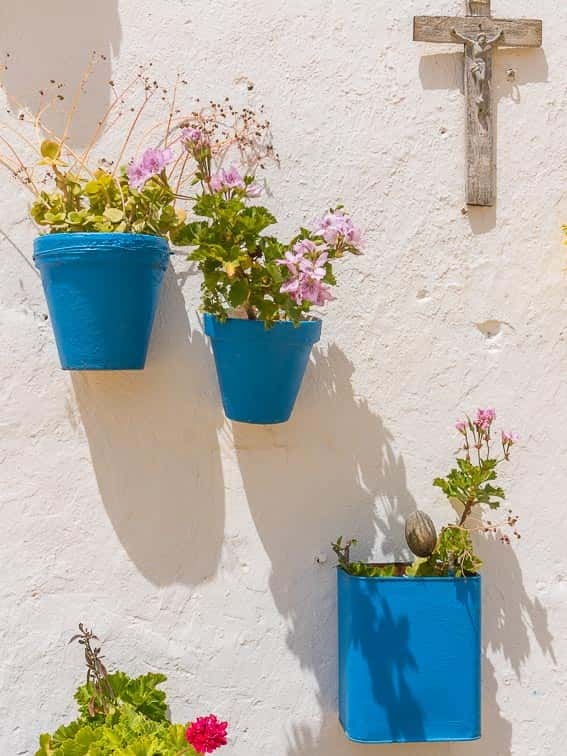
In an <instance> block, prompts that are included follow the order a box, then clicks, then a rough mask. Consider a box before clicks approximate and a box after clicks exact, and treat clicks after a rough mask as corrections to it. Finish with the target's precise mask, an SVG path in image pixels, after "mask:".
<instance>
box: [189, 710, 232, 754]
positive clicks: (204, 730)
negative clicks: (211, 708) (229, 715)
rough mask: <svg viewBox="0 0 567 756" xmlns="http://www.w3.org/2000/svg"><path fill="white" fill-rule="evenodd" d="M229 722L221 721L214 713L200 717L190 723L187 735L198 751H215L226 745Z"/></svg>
mask: <svg viewBox="0 0 567 756" xmlns="http://www.w3.org/2000/svg"><path fill="white" fill-rule="evenodd" d="M227 727H228V723H227V722H219V720H218V719H217V718H216V717H215V715H214V714H211V715H210V716H208V717H198V718H197V719H196V721H195V722H193V723H192V724H190V725H189V727H188V728H187V732H186V733H185V737H186V739H187V742H188V743H190V744H191V745H192V746H193V748H194V749H195V750H196V751H197V753H213V751H216V750H217V748H220V747H221V746H224V745H226V730H227Z"/></svg>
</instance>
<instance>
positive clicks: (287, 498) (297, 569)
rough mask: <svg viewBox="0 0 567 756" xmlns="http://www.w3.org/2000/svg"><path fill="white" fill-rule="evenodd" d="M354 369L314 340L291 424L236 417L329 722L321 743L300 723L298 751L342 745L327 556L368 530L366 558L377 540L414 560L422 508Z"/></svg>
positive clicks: (275, 589) (276, 582)
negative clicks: (412, 517)
mask: <svg viewBox="0 0 567 756" xmlns="http://www.w3.org/2000/svg"><path fill="white" fill-rule="evenodd" d="M353 372H354V367H353V365H352V363H351V362H350V361H349V360H348V359H347V357H346V356H345V354H344V353H343V352H342V351H341V350H340V349H339V348H338V347H337V346H335V345H331V346H329V348H328V350H327V351H324V350H323V349H314V351H313V354H312V361H311V364H310V366H309V369H308V371H307V375H306V378H305V381H304V384H303V387H302V391H301V395H300V398H299V401H298V406H297V407H296V410H295V414H294V416H293V417H292V419H291V421H290V422H289V423H287V424H283V425H279V426H270V427H266V428H259V427H253V426H246V425H243V424H239V423H235V424H234V425H233V435H234V444H235V449H236V454H237V458H238V462H239V466H240V471H241V475H242V481H243V485H244V489H245V492H246V496H247V500H248V505H249V508H250V512H251V515H252V518H253V520H254V523H255V525H256V529H257V532H258V534H259V536H260V539H261V541H262V544H263V546H264V548H265V550H266V553H267V554H268V556H269V558H270V560H271V565H272V568H271V575H270V579H269V585H270V590H271V593H272V596H273V598H274V601H275V604H276V606H277V609H278V611H279V612H280V614H281V615H282V617H284V618H285V621H286V624H287V627H288V633H287V638H286V642H287V646H288V648H289V649H290V651H291V652H292V653H293V654H294V656H295V657H296V658H297V659H298V660H299V663H300V665H301V667H302V668H303V669H304V670H306V672H308V673H309V674H312V675H314V676H315V678H316V681H317V699H318V703H319V706H320V708H321V711H322V715H323V718H324V723H323V728H322V730H321V733H320V737H317V738H316V740H314V741H313V746H312V747H309V745H308V742H307V741H305V738H306V737H307V738H309V737H311V733H310V732H309V733H307V732H301V731H296V734H297V737H298V738H299V741H298V742H299V743H300V745H298V748H297V750H296V749H295V748H294V746H293V745H291V746H290V749H291V750H289V751H288V753H289V754H298V755H299V754H301V755H302V756H303V755H304V754H308V753H317V754H319V753H320V754H323V753H325V754H328V753H332V752H338V751H336V749H337V747H338V745H337V736H338V725H337V726H333V725H329V724H328V723H329V722H331V721H334V722H335V725H336V718H337V714H336V711H337V631H336V576H335V570H334V569H330V565H329V564H326V565H320V564H318V563H317V560H318V559H320V560H321V561H326V560H327V557H328V554H329V551H330V550H329V544H330V543H331V542H332V541H334V540H335V539H336V537H337V536H338V535H341V534H342V535H344V536H347V537H348V536H350V535H355V536H357V537H358V539H359V544H360V546H359V547H357V552H356V557H357V558H371V557H372V556H374V554H373V546H374V544H375V543H376V545H377V546H379V547H380V548H381V558H382V559H383V561H407V557H408V552H407V551H406V550H404V549H402V548H400V546H399V544H403V543H404V536H403V530H404V522H405V518H406V517H407V515H408V514H409V513H410V512H413V511H414V510H415V509H416V505H415V501H414V499H413V497H412V495H411V493H410V492H409V490H408V487H407V481H406V471H405V465H404V461H403V458H402V456H401V455H399V454H397V452H396V451H395V449H394V444H393V438H392V435H391V433H390V432H389V431H388V429H387V428H386V427H385V426H384V423H383V422H382V420H381V418H380V417H379V416H378V415H377V414H375V413H374V412H373V411H372V409H371V408H370V406H369V405H368V403H367V401H366V400H365V399H363V398H360V397H358V396H356V394H355V393H354V388H353V385H352V382H351V378H352V375H353ZM312 429H316V432H314V431H313V430H312ZM377 510H379V511H377ZM329 727H331V728H332V732H333V733H334V735H333V739H334V749H335V751H333V748H332V746H330V744H329V742H328V731H329ZM292 737H294V735H292ZM339 745H340V741H339ZM329 748H331V750H330V751H329ZM358 748H360V746H358Z"/></svg>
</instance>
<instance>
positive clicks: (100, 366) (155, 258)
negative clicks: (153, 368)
mask: <svg viewBox="0 0 567 756" xmlns="http://www.w3.org/2000/svg"><path fill="white" fill-rule="evenodd" d="M168 260H169V246H168V244H167V241H166V240H165V239H162V238H160V237H158V236H147V235H144V234H102V233H101V234H97V233H87V234H82V233H77V234H49V235H47V236H40V237H39V238H37V239H36V240H35V244H34V261H35V264H36V266H37V268H38V269H39V272H40V273H41V280H42V282H43V288H44V291H45V297H46V299H47V306H48V308H49V315H50V317H51V322H52V325H53V331H54V333H55V340H56V342H57V349H58V351H59V358H60V360H61V367H62V368H63V369H64V370H141V369H142V368H143V367H144V365H145V362H146V354H147V351H148V345H149V341H150V335H151V332H152V326H153V322H154V316H155V313H156V309H157V305H158V301H159V294H160V290H161V285H162V281H163V275H164V272H165V270H166V268H167V265H168Z"/></svg>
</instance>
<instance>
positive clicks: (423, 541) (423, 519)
mask: <svg viewBox="0 0 567 756" xmlns="http://www.w3.org/2000/svg"><path fill="white" fill-rule="evenodd" d="M406 541H407V544H408V546H409V547H410V549H411V551H412V552H413V553H414V554H415V555H416V556H418V557H428V556H431V554H433V552H434V551H435V547H436V546H437V531H436V530H435V525H434V524H433V520H432V519H431V517H430V516H429V515H428V514H426V513H425V512H419V511H418V512H413V513H412V514H410V516H409V517H408V518H407V520H406Z"/></svg>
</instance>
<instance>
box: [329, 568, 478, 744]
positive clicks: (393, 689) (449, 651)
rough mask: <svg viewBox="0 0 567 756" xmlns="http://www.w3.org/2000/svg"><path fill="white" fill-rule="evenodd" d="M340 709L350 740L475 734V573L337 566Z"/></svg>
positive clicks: (438, 738)
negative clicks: (379, 571) (362, 571)
mask: <svg viewBox="0 0 567 756" xmlns="http://www.w3.org/2000/svg"><path fill="white" fill-rule="evenodd" d="M337 572H338V621H339V719H340V722H341V724H342V726H343V729H344V731H345V733H346V735H347V737H348V738H349V739H350V740H352V741H355V742H359V743H426V742H446V741H464V740H477V739H478V738H480V736H481V671H480V670H481V579H480V577H471V578H361V577H354V576H352V575H349V574H348V573H346V572H345V571H344V570H342V569H340V568H339V569H338V571H337Z"/></svg>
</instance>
